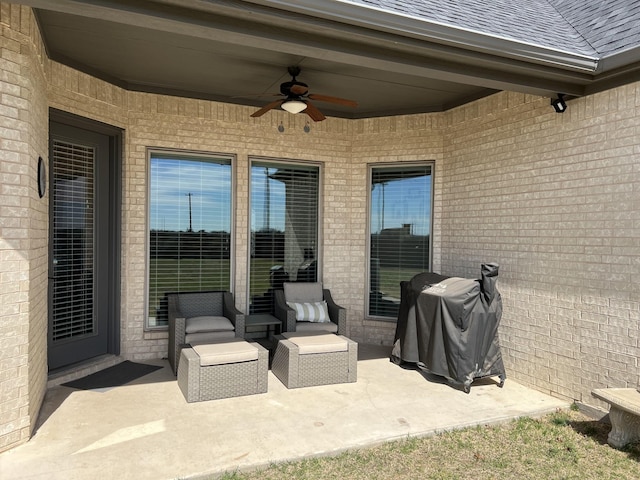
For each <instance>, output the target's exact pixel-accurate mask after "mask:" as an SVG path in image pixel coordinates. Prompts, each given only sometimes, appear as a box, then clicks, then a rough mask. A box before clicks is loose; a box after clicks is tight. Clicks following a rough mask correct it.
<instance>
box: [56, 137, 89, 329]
mask: <svg viewBox="0 0 640 480" xmlns="http://www.w3.org/2000/svg"><path fill="white" fill-rule="evenodd" d="M52 151H53V162H52V165H53V166H54V171H53V196H54V199H53V257H54V269H55V281H54V282H53V288H54V294H53V297H52V299H53V301H52V306H51V308H52V318H53V321H52V330H53V331H52V332H51V334H52V339H53V341H57V340H64V339H68V338H71V337H78V336H81V335H88V334H92V333H93V332H94V328H95V325H94V315H93V314H94V312H93V294H94V268H93V259H94V243H93V231H94V154H95V152H94V149H93V148H92V147H86V146H83V145H75V144H72V143H68V142H61V141H59V140H55V141H54V142H53V148H52Z"/></svg>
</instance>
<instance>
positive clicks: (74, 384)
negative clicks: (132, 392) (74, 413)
mask: <svg viewBox="0 0 640 480" xmlns="http://www.w3.org/2000/svg"><path fill="white" fill-rule="evenodd" d="M160 368H162V367H160V366H157V365H147V364H145V363H135V362H130V361H129V360H125V361H124V362H122V363H119V364H118V365H114V366H113V367H109V368H106V369H104V370H101V371H99V372H96V373H92V374H91V375H87V376H86V377H82V378H79V379H78V380H73V381H71V382H67V383H63V384H62V385H63V386H65V387H70V388H76V389H78V390H94V389H98V388H110V387H118V386H120V385H124V384H126V383H129V382H132V381H134V380H136V379H137V378H140V377H143V376H145V375H148V374H149V373H151V372H155V371H156V370H158V369H160Z"/></svg>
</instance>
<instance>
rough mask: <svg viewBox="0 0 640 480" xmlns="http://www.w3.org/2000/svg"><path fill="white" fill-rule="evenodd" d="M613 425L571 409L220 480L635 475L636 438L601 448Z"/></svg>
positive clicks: (587, 479) (638, 467) (638, 474)
mask: <svg viewBox="0 0 640 480" xmlns="http://www.w3.org/2000/svg"><path fill="white" fill-rule="evenodd" d="M610 429H611V427H610V426H609V425H607V424H605V423H602V422H596V421H593V420H591V419H590V418H588V417H586V416H584V415H583V414H581V413H580V412H578V411H576V410H574V409H571V410H569V411H559V412H556V413H553V414H550V415H547V416H546V417H544V418H541V419H532V418H527V417H525V418H520V419H517V420H514V421H512V422H510V423H506V424H503V425H499V426H479V427H471V428H467V429H464V430H457V431H452V432H442V433H440V434H437V435H435V436H432V437H426V438H407V439H406V440H402V441H397V442H389V443H386V444H383V445H380V446H377V447H373V448H370V449H362V450H354V451H349V452H346V453H342V454H340V455H338V456H336V457H322V458H312V459H307V460H302V461H299V462H287V463H282V464H276V465H272V466H270V467H268V468H264V469H260V470H256V471H251V472H229V473H226V474H224V475H223V476H222V477H217V478H222V479H223V480H258V479H261V480H263V479H264V480H269V479H293V480H295V479H300V480H302V479H305V480H311V479H322V480H328V479H347V480H351V479H353V480H359V479H362V480H391V479H394V480H397V479H418V478H419V479H424V480H471V479H474V480H475V479H483V480H484V479H491V480H513V479H517V480H539V479H552V480H556V479H558V480H560V479H562V480H574V479H575V480H602V479H611V480H614V479H615V480H638V479H639V478H640V463H639V462H640V443H636V444H632V445H630V446H628V447H627V448H626V449H624V450H616V449H613V448H611V447H609V446H608V445H607V435H608V433H609V431H610Z"/></svg>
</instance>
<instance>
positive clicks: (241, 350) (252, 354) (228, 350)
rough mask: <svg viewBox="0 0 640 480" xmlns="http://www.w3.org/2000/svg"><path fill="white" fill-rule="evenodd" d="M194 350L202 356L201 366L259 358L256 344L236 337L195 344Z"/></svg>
mask: <svg viewBox="0 0 640 480" xmlns="http://www.w3.org/2000/svg"><path fill="white" fill-rule="evenodd" d="M192 348H193V351H194V352H196V353H197V354H198V356H199V357H200V366H202V367H207V366H210V365H223V364H226V363H239V362H250V361H252V360H257V359H258V349H257V348H256V347H255V345H252V344H251V343H249V342H246V341H244V340H243V339H241V338H235V339H232V340H228V341H221V342H215V343H207V344H203V345H194V346H193V347H192Z"/></svg>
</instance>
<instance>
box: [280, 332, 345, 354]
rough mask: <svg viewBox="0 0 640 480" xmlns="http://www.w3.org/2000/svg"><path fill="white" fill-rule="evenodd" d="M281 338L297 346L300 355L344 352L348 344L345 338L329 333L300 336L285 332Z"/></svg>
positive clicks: (295, 333)
mask: <svg viewBox="0 0 640 480" xmlns="http://www.w3.org/2000/svg"><path fill="white" fill-rule="evenodd" d="M282 336H283V337H284V338H286V339H287V340H289V341H290V342H291V343H293V344H295V345H297V347H298V353H299V354H300V355H306V354H310V353H329V352H346V351H347V350H348V349H349V344H348V343H347V340H346V339H345V338H342V337H339V336H338V335H333V334H331V333H312V332H307V333H303V334H301V333H297V332H286V333H284V334H283V335H282Z"/></svg>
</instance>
